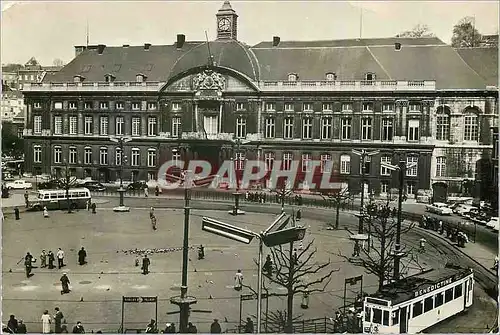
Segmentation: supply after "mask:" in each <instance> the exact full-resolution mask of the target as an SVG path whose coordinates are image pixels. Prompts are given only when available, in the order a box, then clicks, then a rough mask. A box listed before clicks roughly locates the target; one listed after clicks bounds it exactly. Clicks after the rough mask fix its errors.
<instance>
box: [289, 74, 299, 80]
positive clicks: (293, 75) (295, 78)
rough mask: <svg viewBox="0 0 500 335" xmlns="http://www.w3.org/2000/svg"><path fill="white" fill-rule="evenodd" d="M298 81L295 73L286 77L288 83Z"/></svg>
mask: <svg viewBox="0 0 500 335" xmlns="http://www.w3.org/2000/svg"><path fill="white" fill-rule="evenodd" d="M297 79H299V76H298V75H297V74H296V73H290V74H289V75H288V81H297Z"/></svg>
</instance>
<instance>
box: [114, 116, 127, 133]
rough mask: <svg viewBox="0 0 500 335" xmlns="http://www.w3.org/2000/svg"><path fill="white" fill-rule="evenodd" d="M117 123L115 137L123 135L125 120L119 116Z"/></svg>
mask: <svg viewBox="0 0 500 335" xmlns="http://www.w3.org/2000/svg"><path fill="white" fill-rule="evenodd" d="M115 123H116V125H115V135H123V130H124V129H123V127H124V125H125V119H124V118H123V116H117V117H116V122H115Z"/></svg>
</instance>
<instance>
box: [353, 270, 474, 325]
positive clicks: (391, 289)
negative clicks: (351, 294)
mask: <svg viewBox="0 0 500 335" xmlns="http://www.w3.org/2000/svg"><path fill="white" fill-rule="evenodd" d="M473 290H474V274H473V272H472V269H465V268H461V267H458V266H455V265H448V264H447V265H446V267H445V268H442V269H437V270H430V271H426V272H424V273H421V274H418V275H415V276H411V277H407V278H404V279H401V280H399V281H398V282H394V283H391V284H388V285H386V286H384V288H383V289H382V290H381V291H379V292H377V293H375V294H374V295H371V296H369V297H366V298H365V300H364V303H363V333H365V334H369V333H380V334H406V333H409V334H415V333H419V332H421V331H423V330H425V329H427V328H429V327H431V326H433V325H435V324H437V323H439V322H441V321H443V320H444V319H447V318H449V317H451V316H453V315H456V314H458V313H460V312H462V311H463V310H465V309H467V308H468V307H470V306H471V305H472V300H473Z"/></svg>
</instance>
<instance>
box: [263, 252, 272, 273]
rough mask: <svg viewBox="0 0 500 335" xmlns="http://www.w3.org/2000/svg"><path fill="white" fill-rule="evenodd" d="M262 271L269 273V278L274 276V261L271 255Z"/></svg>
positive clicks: (267, 257) (268, 256)
mask: <svg viewBox="0 0 500 335" xmlns="http://www.w3.org/2000/svg"><path fill="white" fill-rule="evenodd" d="M262 270H263V271H264V272H265V273H267V275H268V276H271V275H272V274H273V261H272V259H271V256H270V255H267V256H266V261H265V263H264V266H263V267H262Z"/></svg>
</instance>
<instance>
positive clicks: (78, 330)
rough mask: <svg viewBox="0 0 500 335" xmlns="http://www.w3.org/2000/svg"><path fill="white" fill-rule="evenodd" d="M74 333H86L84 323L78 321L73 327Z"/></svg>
mask: <svg viewBox="0 0 500 335" xmlns="http://www.w3.org/2000/svg"><path fill="white" fill-rule="evenodd" d="M72 333H73V334H85V328H83V326H82V323H81V322H80V321H78V322H77V323H76V325H75V326H74V327H73V331H72Z"/></svg>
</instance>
